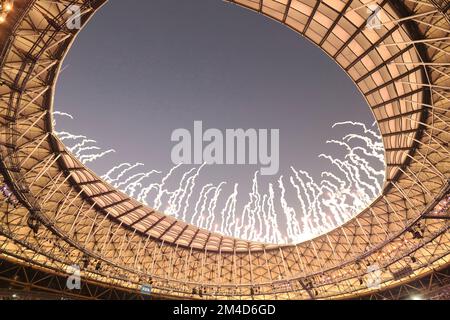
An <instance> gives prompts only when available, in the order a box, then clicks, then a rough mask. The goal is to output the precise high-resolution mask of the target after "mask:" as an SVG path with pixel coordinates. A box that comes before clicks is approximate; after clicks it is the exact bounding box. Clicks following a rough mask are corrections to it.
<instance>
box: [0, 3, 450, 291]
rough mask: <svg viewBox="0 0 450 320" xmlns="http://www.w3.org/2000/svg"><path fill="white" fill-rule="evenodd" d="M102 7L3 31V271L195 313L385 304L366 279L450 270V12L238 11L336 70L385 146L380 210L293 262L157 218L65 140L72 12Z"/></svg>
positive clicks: (394, 6)
mask: <svg viewBox="0 0 450 320" xmlns="http://www.w3.org/2000/svg"><path fill="white" fill-rule="evenodd" d="M104 2H105V1H104V0H98V1H87V0H86V1H81V0H79V1H44V0H37V1H36V0H16V1H15V2H14V10H13V11H12V12H11V13H10V14H9V15H8V17H7V20H6V21H5V22H4V23H3V24H2V25H1V26H0V46H1V52H2V55H1V56H0V57H1V58H0V61H1V65H0V72H1V74H0V81H1V86H0V96H1V99H0V127H1V135H0V145H1V149H0V150H1V166H2V172H3V175H4V181H2V182H1V184H2V185H3V184H7V185H8V186H10V188H11V189H13V191H14V195H15V197H16V198H17V200H18V202H19V203H20V204H19V205H16V206H15V207H14V206H13V205H11V201H2V202H1V210H0V250H1V252H3V253H4V254H5V255H6V256H8V257H10V258H15V259H20V260H24V261H29V262H31V263H32V264H34V265H40V266H45V267H48V268H52V269H54V270H60V271H64V270H67V266H70V265H73V264H81V265H84V266H85V268H84V270H83V272H82V275H83V276H84V277H85V278H88V279H95V280H98V281H101V282H105V283H108V284H113V285H116V286H122V287H128V288H136V289H138V288H139V284H140V283H143V282H144V283H148V282H152V283H153V287H154V292H155V293H160V294H166V295H173V296H179V297H190V296H191V295H192V292H193V289H195V292H199V291H201V292H202V296H203V298H228V297H229V298H237V297H242V298H252V295H253V297H254V298H255V299H259V298H261V299H263V298H264V299H267V298H281V299H282V298H290V299H311V298H344V297H347V298H349V297H355V296H362V295H366V294H368V293H370V292H371V291H373V290H376V289H374V288H371V287H370V286H368V285H367V283H366V281H365V278H366V273H367V272H368V267H367V266H374V265H377V266H379V268H380V272H381V282H382V284H381V287H382V288H387V287H390V286H395V285H399V284H400V283H401V282H402V281H404V280H405V279H406V278H402V279H400V278H401V277H398V276H397V280H395V279H394V275H395V274H396V272H397V271H405V270H406V269H405V267H407V266H409V265H411V266H412V271H411V272H412V273H411V272H410V273H411V274H410V277H413V278H414V277H419V276H421V275H423V274H425V273H426V272H428V271H429V270H431V269H432V268H439V267H443V266H445V265H447V264H448V262H449V248H450V247H449V245H450V239H449V238H450V236H449V233H448V227H449V222H448V221H449V220H447V219H429V216H428V215H430V214H433V213H432V212H435V211H436V210H438V209H439V208H441V209H442V208H444V211H445V212H444V214H447V215H448V207H447V206H446V204H445V203H444V202H443V201H445V200H443V199H446V197H445V196H446V194H447V193H448V190H449V183H448V182H449V178H450V150H449V144H448V142H449V141H450V134H449V133H448V132H449V130H450V129H449V124H450V112H449V107H450V100H449V99H450V93H449V86H450V76H449V69H450V49H449V43H450V38H449V37H450V36H449V33H450V30H449V29H450V22H449V16H448V14H446V13H445V12H446V10H447V9H448V8H444V3H445V1H437V0H435V1H424V0H422V1H415V0H408V1H389V0H384V1H362V0H355V1H351V0H349V1H339V0H325V1H315V0H302V1H299V0H277V1H274V0H264V1H262V0H255V1H244V0H236V1H232V2H233V3H236V4H239V5H241V6H243V7H245V8H249V9H252V10H254V11H256V12H260V13H262V14H264V15H266V16H269V17H271V18H273V19H275V20H277V21H280V22H281V23H283V24H285V25H286V26H288V27H290V28H292V29H293V30H295V31H296V32H298V33H299V34H300V35H302V36H304V37H306V38H308V39H309V40H311V41H312V42H313V43H315V44H316V45H317V46H319V47H320V48H321V49H323V50H324V51H325V52H326V53H327V54H328V55H329V56H330V58H332V59H333V60H335V61H336V62H337V63H338V64H339V65H340V66H341V67H342V69H343V70H344V71H345V72H346V73H348V75H349V76H350V77H351V78H352V79H353V81H354V83H355V84H356V85H357V86H358V88H359V89H360V90H361V92H362V93H363V94H364V96H365V97H366V100H367V102H368V104H369V107H370V108H371V110H372V112H373V114H374V116H375V118H376V120H377V122H378V125H379V129H380V132H381V134H382V137H383V142H384V145H385V150H386V156H385V158H386V167H387V172H386V182H385V185H384V189H383V193H382V195H381V196H380V197H379V198H378V199H376V200H375V201H374V202H373V203H372V204H371V205H370V206H369V207H368V208H366V209H365V210H364V211H363V212H361V213H360V214H359V215H358V216H357V217H356V218H354V219H352V220H351V221H349V222H348V223H346V224H345V225H344V226H342V227H340V228H338V229H336V230H334V231H332V232H329V233H328V234H326V235H324V236H321V237H319V238H316V239H313V240H311V241H307V242H304V243H300V244H298V245H288V246H277V245H266V244H261V243H254V242H249V241H243V240H239V239H233V238H230V237H224V236H221V235H219V234H214V233H211V232H209V231H207V230H202V229H199V228H197V227H194V226H191V225H188V224H186V223H184V222H181V221H178V220H176V219H174V218H173V217H169V216H165V215H164V214H163V213H160V212H155V211H154V210H152V209H151V208H148V207H145V206H143V205H142V204H141V203H139V202H137V201H135V200H133V199H130V198H129V197H128V196H127V195H125V194H123V193H121V192H119V191H117V190H115V189H114V188H112V187H111V186H110V185H108V184H107V183H105V182H104V181H102V180H101V179H100V178H99V177H98V176H97V175H96V174H95V173H93V172H92V171H90V170H89V169H87V168H86V167H85V166H84V165H82V164H81V163H80V162H79V161H78V160H77V159H76V158H75V157H74V156H73V155H72V154H71V153H70V152H68V151H67V150H66V148H65V147H64V145H63V144H62V143H61V141H59V140H58V138H57V137H56V136H55V134H54V132H53V127H52V115H51V112H52V110H53V105H52V104H53V96H54V89H55V83H56V80H57V75H58V72H59V68H60V66H61V63H62V61H63V58H64V57H65V55H66V53H67V51H68V50H69V48H70V46H71V45H72V42H73V40H74V39H75V38H76V35H77V34H78V31H79V30H69V29H68V28H67V26H66V20H67V16H68V15H67V9H68V7H69V6H70V5H73V4H77V5H79V6H81V8H82V16H83V23H82V24H83V25H84V24H85V23H87V21H88V20H89V18H91V16H92V15H93V14H94V13H95V12H96V11H97V10H99V9H100V7H101V6H102V5H103V3H104ZM369 4H370V5H374V4H378V5H379V6H380V7H381V8H382V9H381V23H380V25H379V26H377V27H376V28H369V27H368V25H367V24H368V23H369V21H370V19H369V17H370V16H371V14H372V12H371V11H370V10H368V8H367V5H369ZM90 5H92V7H90ZM230 23H232V22H231V21H230ZM205 27H207V26H205ZM10 35H13V37H10ZM299 41H300V40H299ZM280 50H283V49H282V48H280ZM303 76H304V75H302V74H299V77H303ZM1 179H3V178H1ZM439 202H440V204H439V205H438V203H439ZM436 208H438V209H436ZM433 210H434V211H433ZM441 211H442V210H441ZM441 211H439V212H441ZM430 212H431V213H430ZM434 214H436V213H434ZM30 226H31V227H32V228H30ZM38 226H40V228H37V227H38ZM32 229H34V231H33V230H32ZM35 231H36V232H35ZM417 232H418V233H417ZM418 234H419V235H420V236H419V235H418ZM411 257H413V258H414V259H413V261H414V262H412V258H411ZM99 262H100V263H99ZM99 266H100V267H99Z"/></svg>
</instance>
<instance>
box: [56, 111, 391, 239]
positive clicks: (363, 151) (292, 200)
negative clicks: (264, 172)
mask: <svg viewBox="0 0 450 320" xmlns="http://www.w3.org/2000/svg"><path fill="white" fill-rule="evenodd" d="M55 115H61V116H65V117H68V118H70V119H72V118H73V117H72V116H70V115H68V114H65V113H55ZM338 126H339V127H345V128H347V129H348V133H347V134H346V135H345V136H343V137H342V138H341V139H333V140H329V141H327V145H332V146H334V147H335V148H338V150H339V153H342V154H344V155H343V156H332V155H329V154H321V155H319V158H321V159H324V160H325V161H328V163H329V164H330V166H329V168H327V169H328V170H324V171H323V172H322V173H321V175H320V177H319V179H314V178H313V177H312V175H310V174H309V173H308V172H307V171H304V170H297V169H295V168H294V167H291V168H290V171H289V172H288V173H287V174H285V176H280V177H278V178H277V180H276V181H274V182H276V183H270V182H268V183H267V185H265V186H263V185H261V182H260V181H259V178H260V175H259V173H258V172H255V173H254V175H253V179H252V184H251V190H250V192H249V193H248V198H246V199H245V198H244V197H241V196H240V195H241V193H240V192H239V191H240V190H239V187H240V186H239V184H238V183H234V184H232V185H229V186H228V185H227V183H225V182H224V181H222V182H220V183H217V184H214V183H206V184H203V185H202V184H199V183H198V182H197V181H198V178H199V177H200V175H202V172H203V171H206V170H208V168H209V166H206V165H205V164H203V165H201V166H198V167H192V166H188V165H182V164H178V165H176V166H174V167H173V168H171V169H170V170H169V171H168V172H167V173H166V174H163V173H162V172H161V171H156V170H142V169H144V168H145V165H144V164H143V163H140V162H139V163H135V164H131V163H122V164H119V165H117V166H115V167H113V168H111V169H110V170H109V171H107V173H106V174H104V175H103V176H102V178H103V179H104V180H105V181H106V182H108V183H110V184H111V185H113V186H114V187H116V188H118V189H120V190H121V191H123V192H125V193H127V194H128V195H130V196H131V197H135V198H136V199H137V200H138V201H140V202H142V203H144V204H146V205H148V204H149V203H152V207H153V208H154V209H155V210H162V208H164V210H163V211H164V212H165V213H166V214H169V215H172V216H174V217H177V218H180V219H181V220H183V221H186V222H188V223H191V224H194V225H196V226H198V227H200V228H206V229H209V230H212V231H214V232H218V233H221V234H224V235H228V236H233V237H238V238H242V239H247V240H255V241H261V242H269V243H295V242H301V241H305V240H308V239H311V238H313V237H316V236H319V235H321V234H323V233H325V232H328V231H330V230H331V229H333V228H336V227H338V226H340V225H342V224H343V223H345V222H346V221H348V220H349V219H351V218H352V217H354V216H355V215H357V214H358V213H359V212H360V211H361V210H362V209H364V208H365V206H367V205H368V204H369V203H370V202H371V201H372V200H373V199H374V198H375V197H377V196H378V195H379V194H380V192H381V188H382V181H383V179H384V148H383V143H382V139H381V136H380V135H379V134H378V133H377V131H376V129H375V124H374V125H372V128H369V127H368V126H366V125H365V124H363V123H359V122H352V121H345V122H339V123H336V124H334V125H333V128H335V127H338ZM358 131H362V133H358ZM58 135H59V138H60V139H61V140H62V141H64V142H65V143H67V144H69V145H68V149H69V150H70V151H71V152H72V153H74V154H75V155H76V156H77V157H78V159H80V161H82V162H83V163H88V162H92V161H96V160H98V159H100V158H102V157H104V156H106V155H108V154H110V153H113V152H114V150H113V149H109V150H102V149H101V148H100V147H98V146H97V142H96V141H95V140H91V139H88V138H87V137H85V136H83V135H72V134H70V133H68V132H59V133H58ZM70 143H71V145H70ZM333 154H334V153H333ZM203 175H206V173H203ZM173 181H177V182H176V183H173ZM286 182H289V183H286ZM241 201H244V202H243V203H242V204H240V202H241Z"/></svg>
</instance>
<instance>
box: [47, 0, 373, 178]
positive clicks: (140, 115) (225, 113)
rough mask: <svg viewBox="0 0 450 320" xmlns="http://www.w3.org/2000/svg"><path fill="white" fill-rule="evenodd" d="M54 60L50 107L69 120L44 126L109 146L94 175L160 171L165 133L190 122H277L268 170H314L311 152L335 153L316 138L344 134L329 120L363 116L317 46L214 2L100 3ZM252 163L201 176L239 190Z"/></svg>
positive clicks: (319, 165)
mask: <svg viewBox="0 0 450 320" xmlns="http://www.w3.org/2000/svg"><path fill="white" fill-rule="evenodd" d="M64 66H65V69H64V71H63V73H62V74H61V77H60V79H59V83H58V89H57V92H56V100H55V109H56V110H59V111H63V112H68V113H70V114H72V115H73V116H74V117H75V120H66V119H63V118H59V117H58V118H57V120H58V124H57V128H56V129H57V130H65V131H70V132H72V133H77V134H84V135H86V136H88V137H89V138H92V139H95V140H97V141H98V144H99V145H100V146H102V147H103V148H114V149H115V150H116V151H117V152H116V153H115V154H113V155H110V156H108V157H106V158H104V159H102V160H101V161H97V162H95V163H92V164H89V166H90V167H91V168H92V169H94V170H95V171H96V172H97V173H99V174H104V173H105V172H106V171H107V170H108V169H110V168H111V167H112V166H114V165H116V164H118V163H121V162H143V163H145V164H146V166H147V168H150V169H157V170H162V171H167V170H168V169H170V168H171V167H172V166H173V164H172V163H171V159H170V154H171V149H172V147H173V146H174V143H172V142H171V141H170V137H171V134H172V131H173V130H175V129H177V128H186V129H189V130H193V125H194V121H195V120H201V121H203V125H204V127H205V128H218V129H221V130H225V129H227V128H244V129H248V128H255V129H264V128H265V129H279V130H280V171H279V175H281V174H285V173H286V171H287V170H288V169H289V167H290V166H291V165H293V166H295V167H296V168H298V169H304V170H307V171H309V172H311V173H312V174H313V175H314V176H318V175H319V174H320V172H321V171H322V170H324V166H328V162H326V161H324V160H318V158H317V156H318V155H319V154H320V153H323V152H326V153H333V148H335V147H333V146H327V145H326V140H327V139H332V138H334V137H335V136H336V135H340V137H341V136H342V135H343V134H344V133H345V132H346V130H345V129H332V128H331V126H332V125H333V123H335V122H339V121H346V120H353V121H361V122H364V123H366V124H369V125H371V124H372V123H373V121H374V120H373V116H372V114H371V113H370V110H369V108H368V106H367V104H366V102H365V100H364V98H363V96H362V95H361V94H360V92H359V91H358V89H357V88H356V86H355V85H354V84H353V83H352V82H351V80H350V79H349V78H348V76H347V75H346V74H345V73H344V72H343V71H342V70H341V69H340V67H339V66H338V65H336V64H335V62H333V61H332V60H331V59H330V58H329V57H327V56H326V55H325V54H324V53H323V52H322V51H321V50H320V49H318V48H317V47H315V46H314V45H313V44H312V43H310V42H308V41H307V40H306V39H304V38H302V37H300V36H299V35H298V34H297V33H295V32H293V31H292V30H290V29H288V28H286V27H285V26H283V25H281V24H279V23H277V22H274V21H272V20H270V19H268V18H266V17H264V16H262V15H259V14H256V13H254V12H251V11H248V10H245V9H243V8H241V7H238V6H236V5H232V4H230V3H227V2H223V1H219V0H216V1H213V0H183V1H179V0H152V1H141V0H127V1H126V4H125V3H124V2H123V1H118V0H111V1H109V3H107V4H106V5H105V6H104V7H103V8H102V10H101V11H100V12H99V13H98V14H97V15H96V17H95V19H93V20H92V21H91V22H90V23H89V24H88V25H87V27H86V28H85V29H84V30H83V31H82V32H81V34H80V36H79V38H78V39H77V40H76V42H75V45H74V46H73V48H72V49H71V51H70V52H69V55H68V57H67V59H66V60H65V63H64ZM328 168H329V167H327V169H328ZM258 169H259V167H258V166H249V165H246V166H215V167H213V168H208V177H207V178H206V179H205V181H204V182H206V181H209V180H213V181H215V182H217V181H222V180H226V181H230V182H239V183H241V184H242V186H244V187H245V186H246V185H247V184H249V183H250V181H251V178H252V175H253V172H254V171H256V170H258ZM276 177H277V176H275V177H273V178H271V179H273V180H276ZM208 179H209V180H208Z"/></svg>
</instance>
